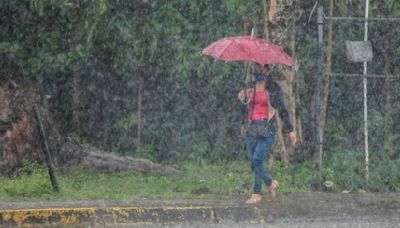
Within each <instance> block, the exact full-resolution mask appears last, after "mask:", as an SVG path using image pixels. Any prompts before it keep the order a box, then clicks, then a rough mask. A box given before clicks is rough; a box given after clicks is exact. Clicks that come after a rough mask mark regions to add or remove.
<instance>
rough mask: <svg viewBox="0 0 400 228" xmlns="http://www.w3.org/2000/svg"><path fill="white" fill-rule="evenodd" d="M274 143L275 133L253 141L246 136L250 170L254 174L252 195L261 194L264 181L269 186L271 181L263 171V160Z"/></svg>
mask: <svg viewBox="0 0 400 228" xmlns="http://www.w3.org/2000/svg"><path fill="white" fill-rule="evenodd" d="M274 142H275V132H271V133H270V134H268V136H267V137H262V138H260V139H254V138H252V137H250V136H246V138H245V144H246V150H247V153H248V158H249V163H250V167H251V170H252V171H253V172H254V177H255V178H254V179H255V180H254V189H253V191H254V193H255V194H261V185H262V182H263V181H264V183H265V184H267V186H270V185H271V182H272V179H271V177H270V176H269V175H268V173H267V172H266V170H265V169H264V160H265V158H266V156H267V155H268V152H269V151H270V150H271V148H272V146H273V145H274Z"/></svg>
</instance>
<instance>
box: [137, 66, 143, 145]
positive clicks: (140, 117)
mask: <svg viewBox="0 0 400 228" xmlns="http://www.w3.org/2000/svg"><path fill="white" fill-rule="evenodd" d="M141 73H142V72H141V71H140V72H139V75H138V86H139V88H138V101H137V109H138V110H137V117H138V122H137V138H136V147H137V148H138V147H140V146H141V145H142V134H143V86H144V85H143V84H144V81H143V76H142V74H141Z"/></svg>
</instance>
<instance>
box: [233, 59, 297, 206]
mask: <svg viewBox="0 0 400 228" xmlns="http://www.w3.org/2000/svg"><path fill="white" fill-rule="evenodd" d="M262 69H263V67H262V66H261V65H256V73H255V83H256V84H255V87H254V88H251V89H248V90H247V91H246V93H245V91H244V90H241V91H240V92H239V94H238V98H239V100H240V101H241V102H242V104H243V105H242V107H244V108H246V109H247V122H248V128H247V132H246V136H245V145H246V150H247V153H248V159H249V163H250V167H251V169H252V171H253V172H254V177H255V180H254V189H253V194H252V196H251V198H250V199H249V200H247V201H246V202H245V203H246V204H254V203H257V202H259V201H261V199H262V196H261V187H262V182H264V183H265V184H266V185H267V187H268V194H270V195H272V196H274V195H275V192H276V190H277V188H278V186H279V183H278V181H276V180H272V179H271V177H270V176H269V175H268V173H267V172H266V171H265V169H264V160H265V158H266V156H267V154H268V152H269V151H270V150H271V148H272V146H273V144H274V142H275V135H276V128H277V123H276V117H275V110H279V114H280V118H281V119H282V120H283V122H284V124H285V126H284V133H288V134H289V137H290V139H291V141H292V143H293V144H296V142H297V136H296V133H295V131H294V129H293V126H292V124H291V122H290V119H289V114H288V111H287V109H286V107H285V103H284V99H283V93H282V89H281V88H280V86H279V85H278V84H277V83H276V82H275V81H273V80H272V79H271V78H270V77H269V76H267V75H266V74H265V73H263V70H262ZM246 97H247V101H246ZM257 129H261V131H260V130H257Z"/></svg>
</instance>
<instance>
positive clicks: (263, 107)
mask: <svg viewBox="0 0 400 228" xmlns="http://www.w3.org/2000/svg"><path fill="white" fill-rule="evenodd" d="M247 97H248V98H249V115H248V120H260V119H268V111H269V110H268V108H269V102H268V96H267V93H266V92H265V91H256V96H255V104H253V97H254V95H253V91H249V92H248V96H247Z"/></svg>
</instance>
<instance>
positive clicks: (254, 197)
mask: <svg viewBox="0 0 400 228" xmlns="http://www.w3.org/2000/svg"><path fill="white" fill-rule="evenodd" d="M261 200H262V196H261V195H260V194H252V195H251V197H250V199H248V200H247V201H246V202H245V204H255V203H258V202H260V201H261Z"/></svg>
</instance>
